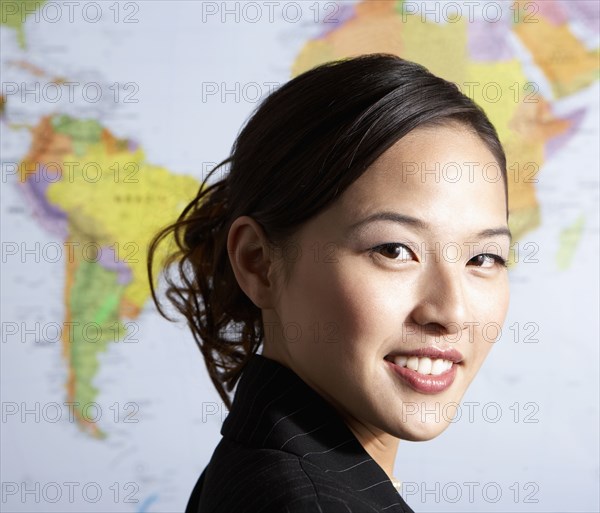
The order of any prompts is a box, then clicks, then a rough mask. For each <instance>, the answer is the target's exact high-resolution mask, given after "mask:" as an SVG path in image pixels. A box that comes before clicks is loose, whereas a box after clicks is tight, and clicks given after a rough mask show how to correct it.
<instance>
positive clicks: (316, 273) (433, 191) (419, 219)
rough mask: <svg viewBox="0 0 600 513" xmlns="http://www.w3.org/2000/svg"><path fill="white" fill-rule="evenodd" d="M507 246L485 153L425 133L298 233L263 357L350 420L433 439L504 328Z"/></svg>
mask: <svg viewBox="0 0 600 513" xmlns="http://www.w3.org/2000/svg"><path fill="white" fill-rule="evenodd" d="M370 218H372V219H373V220H371V221H369V219H370ZM509 237H510V236H509V232H508V227H507V219H506V204H505V191H504V184H503V180H502V178H501V175H500V170H499V166H498V165H497V164H496V162H495V159H494V157H493V156H492V154H491V153H490V151H489V150H488V149H487V147H486V146H485V144H484V143H483V142H482V141H481V140H480V139H479V138H478V137H477V136H476V135H473V134H472V133H470V132H468V131H466V130H465V129H464V128H462V127H460V126H458V125H453V126H450V127H448V126H447V127H431V128H419V129H416V130H414V131H413V132H411V133H409V134H408V135H407V136H405V137H404V138H403V139H401V140H400V141H399V142H397V143H396V144H395V145H394V146H392V147H391V148H390V149H389V150H387V151H386V152H385V153H384V154H383V155H382V156H381V157H380V158H379V159H378V160H377V161H376V162H375V163H374V164H373V165H372V166H371V167H370V168H369V169H368V170H367V171H366V172H365V173H364V174H363V175H362V176H361V177H360V178H359V179H358V180H356V181H355V182H354V183H353V184H352V185H351V186H350V187H349V188H348V189H347V190H346V191H345V192H344V193H343V195H342V196H341V197H340V199H339V200H338V201H337V202H334V203H333V204H332V206H331V207H330V208H328V209H327V210H326V211H324V212H322V213H321V214H320V215H318V216H316V217H314V218H313V219H311V220H310V221H309V222H307V223H305V224H304V225H303V227H302V229H301V230H300V231H299V232H298V233H297V238H296V241H295V246H294V247H288V248H287V251H286V254H287V258H291V256H294V255H296V254H298V255H299V256H298V257H297V258H296V259H295V261H294V263H293V264H292V268H291V271H290V272H291V274H290V276H289V281H288V282H287V284H285V285H284V284H283V283H282V284H281V285H280V288H279V290H278V295H277V299H276V301H275V303H274V308H273V310H268V311H266V312H263V314H264V317H263V319H264V320H265V321H266V322H268V323H273V322H274V323H280V325H281V327H282V329H269V328H267V336H266V341H265V350H264V353H263V354H265V356H272V357H274V358H275V357H276V358H277V359H278V360H282V361H284V362H285V364H286V365H287V366H288V367H290V368H291V369H292V370H294V372H296V374H298V375H299V376H301V377H302V378H303V379H304V381H306V382H307V383H308V384H309V385H310V386H312V387H313V388H314V389H316V390H317V391H318V392H319V393H320V394H321V395H322V396H324V397H326V398H327V399H328V400H329V401H330V402H331V403H332V404H333V405H334V406H335V407H336V409H337V410H338V411H340V412H341V413H342V414H343V415H344V417H345V418H346V419H351V421H352V422H358V423H360V424H361V425H362V426H367V427H369V428H370V429H371V430H381V431H383V432H386V433H389V434H391V435H393V436H395V437H397V438H401V439H406V440H427V439H430V438H433V437H435V436H437V435H438V434H440V433H441V432H442V431H443V430H444V429H445V428H446V427H447V425H448V424H449V422H450V421H451V420H452V417H453V415H454V413H455V408H454V406H453V405H456V404H457V403H458V402H459V401H460V399H461V398H462V396H463V394H464V393H465V391H466V389H467V387H468V386H469V384H470V383H471V381H472V380H473V378H474V377H475V374H476V373H477V371H478V370H479V368H480V367H481V365H482V363H483V361H484V359H485V358H486V356H487V354H488V352H489V351H490V349H491V348H492V345H493V343H494V341H495V339H496V338H497V336H498V334H499V331H500V326H501V325H502V323H503V322H504V318H505V315H506V311H507V307H508V299H509V288H508V277H507V270H506V267H505V266H504V265H503V263H502V261H501V259H506V258H507V255H508V251H509V244H510V238H509ZM270 326H271V327H272V326H273V324H270ZM395 357H397V358H395ZM392 361H394V362H395V363H392ZM436 412H437V414H436Z"/></svg>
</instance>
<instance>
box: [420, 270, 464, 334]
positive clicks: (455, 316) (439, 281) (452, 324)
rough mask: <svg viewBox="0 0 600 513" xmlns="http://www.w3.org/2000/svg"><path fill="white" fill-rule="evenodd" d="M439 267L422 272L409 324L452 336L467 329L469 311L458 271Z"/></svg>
mask: <svg viewBox="0 0 600 513" xmlns="http://www.w3.org/2000/svg"><path fill="white" fill-rule="evenodd" d="M452 267H453V266H452V264H448V263H442V264H439V263H438V264H435V265H432V266H430V268H429V269H428V270H427V271H425V272H423V274H422V276H421V278H420V283H419V286H418V296H417V302H416V305H415V307H414V309H413V311H412V314H411V317H412V320H413V321H414V322H415V323H417V324H419V325H420V326H422V327H423V328H424V329H426V330H427V331H429V332H433V333H436V334H439V335H454V334H456V333H459V332H460V331H462V330H463V329H466V327H467V326H466V324H465V323H466V322H467V321H468V319H469V308H468V301H467V297H466V296H465V290H464V283H463V279H462V277H461V273H460V269H453V268H452Z"/></svg>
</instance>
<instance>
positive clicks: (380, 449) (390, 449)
mask: <svg viewBox="0 0 600 513" xmlns="http://www.w3.org/2000/svg"><path fill="white" fill-rule="evenodd" d="M344 421H345V422H346V424H347V426H348V427H349V428H350V431H352V433H354V436H355V437H356V438H357V439H358V441H359V442H360V444H361V445H362V446H363V448H364V449H365V451H367V453H368V454H369V456H371V458H373V459H374V460H375V462H376V463H377V464H378V465H379V466H380V467H381V468H382V469H383V471H384V472H385V473H386V474H387V476H388V477H389V478H390V479H392V477H393V472H394V463H395V461H396V454H397V452H398V444H399V443H400V439H398V438H396V437H394V436H392V435H390V434H388V433H385V432H384V431H380V430H377V429H375V428H373V427H372V426H371V427H370V426H367V425H365V424H363V423H361V422H358V421H356V419H351V418H348V417H347V416H345V415H344Z"/></svg>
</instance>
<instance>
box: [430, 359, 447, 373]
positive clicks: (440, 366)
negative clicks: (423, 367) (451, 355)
mask: <svg viewBox="0 0 600 513" xmlns="http://www.w3.org/2000/svg"><path fill="white" fill-rule="evenodd" d="M447 362H448V360H442V359H441V358H438V359H437V360H434V361H433V365H432V366H431V374H433V375H434V376H438V375H439V374H441V373H442V372H444V371H445V370H446V369H447V367H446V363H447Z"/></svg>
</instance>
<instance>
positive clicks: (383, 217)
mask: <svg viewBox="0 0 600 513" xmlns="http://www.w3.org/2000/svg"><path fill="white" fill-rule="evenodd" d="M225 166H227V167H228V171H229V172H228V173H227V175H226V176H225V177H224V178H223V179H221V180H218V181H216V182H215V183H213V184H211V185H209V184H208V180H209V179H210V176H211V175H209V176H208V177H207V179H206V182H205V183H204V184H203V186H202V187H201V189H200V191H199V193H198V195H197V197H196V199H195V200H194V201H193V202H192V203H190V205H188V206H187V208H186V209H185V210H184V212H183V213H182V214H181V216H180V218H179V219H178V220H177V221H176V222H175V223H174V224H172V225H171V226H168V227H166V228H165V229H164V230H163V231H161V232H160V233H159V234H158V235H157V237H156V238H155V239H154V241H153V243H152V245H151V246H150V252H149V264H148V270H149V277H150V282H151V284H152V287H153V288H152V291H153V297H154V300H155V302H156V303H157V306H158V308H159V310H160V311H161V313H162V314H163V315H165V313H164V311H163V310H162V308H161V304H160V302H159V300H158V298H157V294H156V292H155V289H154V276H153V272H152V271H153V270H154V263H153V257H154V256H155V255H157V248H158V247H159V245H160V244H161V243H162V242H164V241H165V240H166V239H167V238H168V237H170V236H171V235H174V239H175V242H176V245H177V250H176V251H175V252H173V253H171V254H169V256H168V258H167V260H166V261H165V262H161V264H162V266H163V267H164V269H165V271H164V274H165V277H166V279H167V283H168V289H167V296H168V298H169V299H170V300H171V302H172V303H173V304H174V305H175V307H176V308H177V309H178V310H179V311H180V312H181V313H182V314H183V315H184V316H185V318H186V319H187V322H188V325H189V327H190V328H191V330H192V333H193V334H194V337H195V340H196V342H197V344H198V346H199V348H200V350H201V351H202V354H203V356H204V358H205V362H206V366H207V369H208V372H209V374H210V377H211V379H212V381H213V383H214V384H215V387H216V389H217V391H218V393H219V394H220V396H221V398H222V399H223V401H224V403H225V404H226V405H227V407H228V408H229V410H230V412H229V415H228V417H227V418H226V420H225V422H224V423H223V427H222V429H221V434H222V436H223V438H222V440H221V441H220V443H219V445H218V446H217V447H216V449H215V451H214V454H213V456H212V459H211V460H210V462H209V464H208V465H207V466H206V468H205V470H204V472H203V473H202V475H201V476H200V479H199V480H198V482H197V485H196V487H195V488H194V491H193V493H192V496H191V497H190V499H189V502H188V508H187V511H188V512H220V511H223V512H225V511H227V512H229V511H236V512H238V513H239V512H244V511H248V512H255V511H262V512H265V513H268V512H280V511H289V512H305V511H306V512H308V511H322V512H326V513H327V512H330V513H331V512H337V511H346V512H347V511H354V512H359V511H360V512H362V511H373V512H375V511H385V512H400V511H404V512H407V511H412V510H411V509H410V507H409V506H408V505H407V504H406V503H405V502H404V500H403V499H402V497H401V495H400V494H399V493H398V492H399V491H400V490H399V486H398V483H397V482H396V480H395V479H394V477H393V475H392V473H393V467H394V462H395V459H396V454H397V449H398V443H399V441H400V440H401V439H403V440H428V439H431V438H433V437H435V436H437V435H439V434H440V433H441V432H442V431H443V430H444V429H445V428H446V427H447V426H448V424H449V423H450V422H451V421H452V417H453V408H455V407H456V406H457V404H458V402H459V401H460V400H461V398H462V396H463V394H464V393H465V391H466V389H467V387H468V386H469V384H470V383H471V381H472V380H473V378H474V377H475V375H476V373H477V371H478V370H479V368H480V366H481V365H482V363H483V361H484V359H485V358H486V356H487V354H488V352H489V350H490V348H491V347H492V342H493V340H490V338H489V336H487V335H486V334H485V333H484V328H485V327H486V326H488V325H489V324H490V323H493V324H494V325H497V326H500V325H501V324H502V323H503V322H504V318H505V315H506V311H507V308H508V298H509V291H508V277H507V270H506V265H505V263H506V258H507V254H508V250H509V244H510V232H509V230H508V226H507V219H508V211H507V204H508V203H507V187H506V160H505V156H504V152H503V149H502V146H501V144H500V142H499V140H498V137H497V134H496V131H495V129H494V127H493V126H492V125H491V124H490V122H489V120H488V119H487V117H486V116H485V114H484V113H483V111H482V110H481V109H480V108H479V107H478V106H476V105H475V104H474V103H473V102H472V101H471V100H470V99H469V98H468V97H466V96H464V95H463V94H462V93H461V92H460V91H459V89H458V88H457V86H456V85H454V84H452V83H449V82H447V81H445V80H443V79H441V78H439V77H436V76H434V75H432V74H431V73H430V72H428V71H427V70H426V69H425V68H424V67H422V66H420V65H418V64H415V63H412V62H409V61H406V60H403V59H400V58H398V57H396V56H392V55H385V54H372V55H366V56H361V57H356V58H351V59H345V60H342V61H336V62H332V63H328V64H325V65H322V66H319V67H317V68H314V69H312V70H310V71H308V72H306V73H304V74H302V75H300V76H298V77H296V78H294V79H293V80H291V81H289V82H288V83H287V84H285V85H284V86H282V87H281V88H279V89H278V90H276V91H275V92H274V93H272V94H271V95H270V96H269V97H268V98H267V99H266V100H265V101H264V102H263V103H262V104H261V105H260V106H259V108H258V109H257V110H256V112H255V113H254V114H253V116H252V117H251V118H250V119H249V121H248V122H247V124H246V125H245V126H244V128H243V130H242V131H241V132H240V134H239V136H238V138H237V140H236V142H235V144H234V146H233V149H232V153H231V156H230V157H229V158H228V159H226V160H225V161H223V162H222V163H221V164H219V166H217V167H216V168H215V169H214V170H213V173H214V172H215V171H216V170H217V169H220V168H224V167H225ZM173 264H175V265H173ZM172 270H175V276H172V275H171V273H170V271H172ZM484 335H486V336H484ZM259 349H262V352H261V353H259V352H258V350H259ZM236 384H237V388H236V390H235V397H234V400H233V402H231V399H230V397H229V394H228V392H229V393H231V392H232V390H233V389H234V387H235V386H236ZM436 410H437V411H439V412H440V415H431V412H432V411H436Z"/></svg>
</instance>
